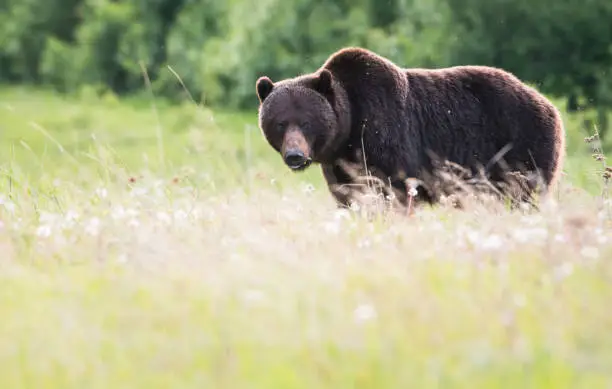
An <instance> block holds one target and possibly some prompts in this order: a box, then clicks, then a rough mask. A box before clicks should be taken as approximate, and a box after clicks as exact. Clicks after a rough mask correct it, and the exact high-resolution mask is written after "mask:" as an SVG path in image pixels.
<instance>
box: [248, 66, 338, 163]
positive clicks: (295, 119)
mask: <svg viewBox="0 0 612 389" xmlns="http://www.w3.org/2000/svg"><path fill="white" fill-rule="evenodd" d="M256 90H257V96H258V98H259V102H260V106H259V127H260V129H261V131H262V133H263V135H264V136H265V138H266V140H267V142H268V143H269V144H270V146H272V148H274V149H275V150H276V151H277V152H278V153H280V155H281V156H282V158H283V161H284V162H285V164H286V165H287V166H288V167H289V168H291V169H292V170H293V171H300V170H304V169H306V168H307V167H308V166H310V164H311V163H312V162H316V163H325V162H330V161H331V160H333V158H334V155H335V153H336V152H337V150H338V148H339V147H340V146H341V145H342V143H343V142H346V140H347V139H348V134H349V123H348V119H347V118H348V110H347V109H346V105H347V103H346V101H347V100H346V94H345V92H344V90H343V89H342V87H340V86H339V85H338V83H337V82H336V81H335V80H334V78H333V75H332V73H331V72H330V71H329V70H327V69H322V70H320V71H319V72H317V73H315V74H309V75H303V76H299V77H296V78H292V79H286V80H282V81H278V82H276V83H274V82H273V81H272V80H271V79H270V78H268V77H265V76H264V77H260V78H259V79H258V80H257V82H256Z"/></svg>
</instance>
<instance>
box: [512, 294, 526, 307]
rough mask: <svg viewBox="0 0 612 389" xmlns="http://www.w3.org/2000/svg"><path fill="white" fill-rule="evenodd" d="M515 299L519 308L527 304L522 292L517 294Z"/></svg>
mask: <svg viewBox="0 0 612 389" xmlns="http://www.w3.org/2000/svg"><path fill="white" fill-rule="evenodd" d="M513 300H514V305H516V306H517V307H519V308H522V307H524V306H525V305H526V304H527V299H526V298H525V296H524V295H522V294H517V295H515V296H514V298H513Z"/></svg>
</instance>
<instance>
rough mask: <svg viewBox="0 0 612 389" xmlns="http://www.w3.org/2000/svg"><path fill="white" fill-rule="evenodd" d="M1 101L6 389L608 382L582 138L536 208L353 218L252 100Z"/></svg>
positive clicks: (2, 377) (606, 205)
mask: <svg viewBox="0 0 612 389" xmlns="http://www.w3.org/2000/svg"><path fill="white" fill-rule="evenodd" d="M0 96H1V97H2V100H1V101H0V109H2V110H3V111H2V113H1V114H0V147H1V148H0V169H1V172H2V178H1V181H0V253H1V257H0V258H1V259H0V264H1V265H2V271H0V278H1V279H0V283H1V285H2V287H1V288H0V315H1V317H2V322H3V324H2V326H0V387H3V388H41V389H46V388H83V387H88V388H110V387H112V388H168V387H177V388H178V387H180V388H202V387H215V388H232V389H239V388H277V387H282V388H296V389H298V388H338V387H359V388H377V389H379V388H439V387H444V388H470V389H471V388H475V387H487V388H488V387H491V388H512V389H515V388H555V389H561V388H572V389H574V388H588V389H595V388H612V386H611V385H612V332H611V331H610V328H612V310H611V309H610V301H612V262H611V261H610V260H611V259H612V225H611V222H612V203H611V202H610V200H609V199H608V198H607V195H606V194H605V187H604V185H603V178H602V171H603V170H604V169H605V165H602V163H605V162H603V161H601V160H599V161H596V160H593V159H592V158H590V155H589V154H587V153H585V156H579V157H576V156H573V155H572V156H570V159H569V162H568V169H567V171H568V174H567V176H566V177H564V180H563V182H562V185H561V186H560V188H559V190H558V193H556V194H555V196H554V199H553V201H551V202H549V203H547V204H545V205H544V206H543V207H542V209H541V210H540V211H539V212H533V211H517V212H509V211H508V210H506V209H505V208H504V207H503V206H501V205H494V204H484V205H483V204H479V203H473V204H468V205H467V208H466V209H465V210H463V211H460V210H455V209H452V208H450V207H444V206H442V207H439V208H437V209H426V208H424V209H417V212H415V214H414V215H413V216H412V217H406V215H403V214H389V215H381V216H378V217H376V216H375V217H365V216H363V215H362V214H360V212H347V211H341V210H337V209H336V208H335V207H334V204H333V202H332V201H331V198H330V196H329V194H328V192H327V189H326V188H325V186H324V185H323V182H322V180H321V178H320V173H319V171H317V170H316V169H312V170H311V171H309V172H306V173H305V174H300V175H296V174H293V173H290V172H286V171H285V169H284V168H283V166H282V165H281V163H280V161H278V160H277V157H276V156H275V155H274V154H272V153H270V151H269V150H268V149H267V146H266V145H265V144H264V143H263V140H262V139H261V137H260V135H259V133H258V132H257V129H256V127H255V126H256V117H255V115H256V113H253V114H252V115H251V116H249V115H247V114H242V115H240V114H234V113H218V114H217V113H215V115H213V114H212V113H211V112H208V111H206V110H203V109H195V108H193V107H178V108H177V107H175V108H171V107H164V106H162V105H155V106H153V107H151V106H149V105H146V106H142V105H141V106H139V104H138V103H137V102H122V103H119V102H117V101H115V100H113V99H109V100H104V101H98V100H87V99H86V98H83V99H82V100H80V101H79V102H78V103H77V102H75V101H70V100H68V101H64V100H61V99H60V98H58V97H54V96H49V95H44V94H42V93H41V94H40V95H36V97H32V96H31V95H28V94H27V93H26V92H23V91H11V92H10V93H8V92H5V93H4V94H0ZM576 138H578V137H577V136H576ZM600 159H601V158H600ZM602 166H603V168H602ZM602 193H603V194H602Z"/></svg>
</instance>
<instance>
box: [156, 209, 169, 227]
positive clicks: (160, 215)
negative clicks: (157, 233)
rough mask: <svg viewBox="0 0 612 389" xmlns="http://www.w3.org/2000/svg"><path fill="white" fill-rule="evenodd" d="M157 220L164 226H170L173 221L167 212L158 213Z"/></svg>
mask: <svg viewBox="0 0 612 389" xmlns="http://www.w3.org/2000/svg"><path fill="white" fill-rule="evenodd" d="M157 220H159V221H160V222H162V223H163V224H170V222H171V221H172V220H171V219H170V215H168V214H167V213H166V212H162V211H158V212H157Z"/></svg>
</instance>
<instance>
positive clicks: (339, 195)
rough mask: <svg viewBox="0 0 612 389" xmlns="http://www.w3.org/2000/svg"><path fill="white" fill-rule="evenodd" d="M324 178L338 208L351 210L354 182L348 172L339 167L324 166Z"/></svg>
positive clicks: (322, 167) (322, 166)
mask: <svg viewBox="0 0 612 389" xmlns="http://www.w3.org/2000/svg"><path fill="white" fill-rule="evenodd" d="M321 169H322V171H323V177H324V178H325V181H326V182H327V187H328V189H329V192H330V193H331V194H332V196H333V197H334V200H336V205H337V206H338V208H350V207H351V200H352V196H351V193H352V190H353V189H352V188H351V187H350V185H351V183H352V180H351V178H350V176H349V175H348V174H346V172H344V171H343V170H342V168H340V167H339V166H337V165H331V164H330V165H328V164H322V165H321Z"/></svg>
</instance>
